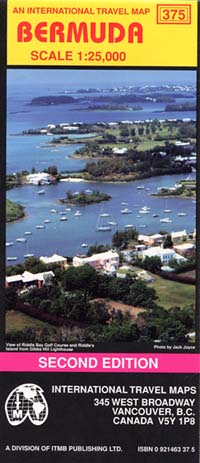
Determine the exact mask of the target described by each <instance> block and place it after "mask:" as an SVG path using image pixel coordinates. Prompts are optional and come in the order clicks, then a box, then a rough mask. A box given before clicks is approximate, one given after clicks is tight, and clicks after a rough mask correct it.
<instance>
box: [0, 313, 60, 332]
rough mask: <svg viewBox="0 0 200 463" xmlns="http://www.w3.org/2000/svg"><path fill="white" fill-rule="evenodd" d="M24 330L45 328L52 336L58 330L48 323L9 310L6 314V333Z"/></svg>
mask: <svg viewBox="0 0 200 463" xmlns="http://www.w3.org/2000/svg"><path fill="white" fill-rule="evenodd" d="M26 328H35V329H44V328H47V329H48V330H49V331H50V332H51V333H52V334H53V333H54V332H55V330H57V329H58V328H56V327H55V328H54V327H53V326H52V325H50V324H49V323H45V322H42V321H40V320H37V319H36V318H33V317H30V316H29V315H26V314H24V313H21V312H18V311H16V310H9V311H7V312H6V332H8V331H11V330H15V331H21V330H24V329H26Z"/></svg>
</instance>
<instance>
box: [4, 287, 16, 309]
mask: <svg viewBox="0 0 200 463" xmlns="http://www.w3.org/2000/svg"><path fill="white" fill-rule="evenodd" d="M18 301H19V298H18V295H17V291H16V289H15V288H12V286H8V288H5V310H14V309H16V305H17V302H18Z"/></svg>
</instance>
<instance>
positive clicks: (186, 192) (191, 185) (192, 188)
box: [152, 179, 196, 198]
mask: <svg viewBox="0 0 200 463" xmlns="http://www.w3.org/2000/svg"><path fill="white" fill-rule="evenodd" d="M152 196H158V197H170V196H172V197H181V198H195V197H196V180H193V179H191V180H190V179H188V180H187V179H186V180H180V182H177V183H176V184H175V186H174V187H171V188H166V187H163V188H161V189H160V191H159V193H155V194H153V195H152Z"/></svg>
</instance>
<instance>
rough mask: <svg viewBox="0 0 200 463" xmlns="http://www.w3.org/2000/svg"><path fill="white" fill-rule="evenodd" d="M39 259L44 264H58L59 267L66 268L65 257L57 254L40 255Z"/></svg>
mask: <svg viewBox="0 0 200 463" xmlns="http://www.w3.org/2000/svg"><path fill="white" fill-rule="evenodd" d="M40 261H41V262H43V263H44V264H46V265H51V264H58V265H59V266H60V267H61V268H67V267H68V264H67V258H66V257H63V256H59V255H58V254H53V255H52V256H49V257H47V256H41V257H40Z"/></svg>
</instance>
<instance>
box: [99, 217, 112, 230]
mask: <svg viewBox="0 0 200 463" xmlns="http://www.w3.org/2000/svg"><path fill="white" fill-rule="evenodd" d="M96 229H97V231H102V232H107V231H110V230H111V225H110V224H109V223H108V217H107V216H105V215H103V213H100V214H99V217H98V220H97V226H96Z"/></svg>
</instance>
